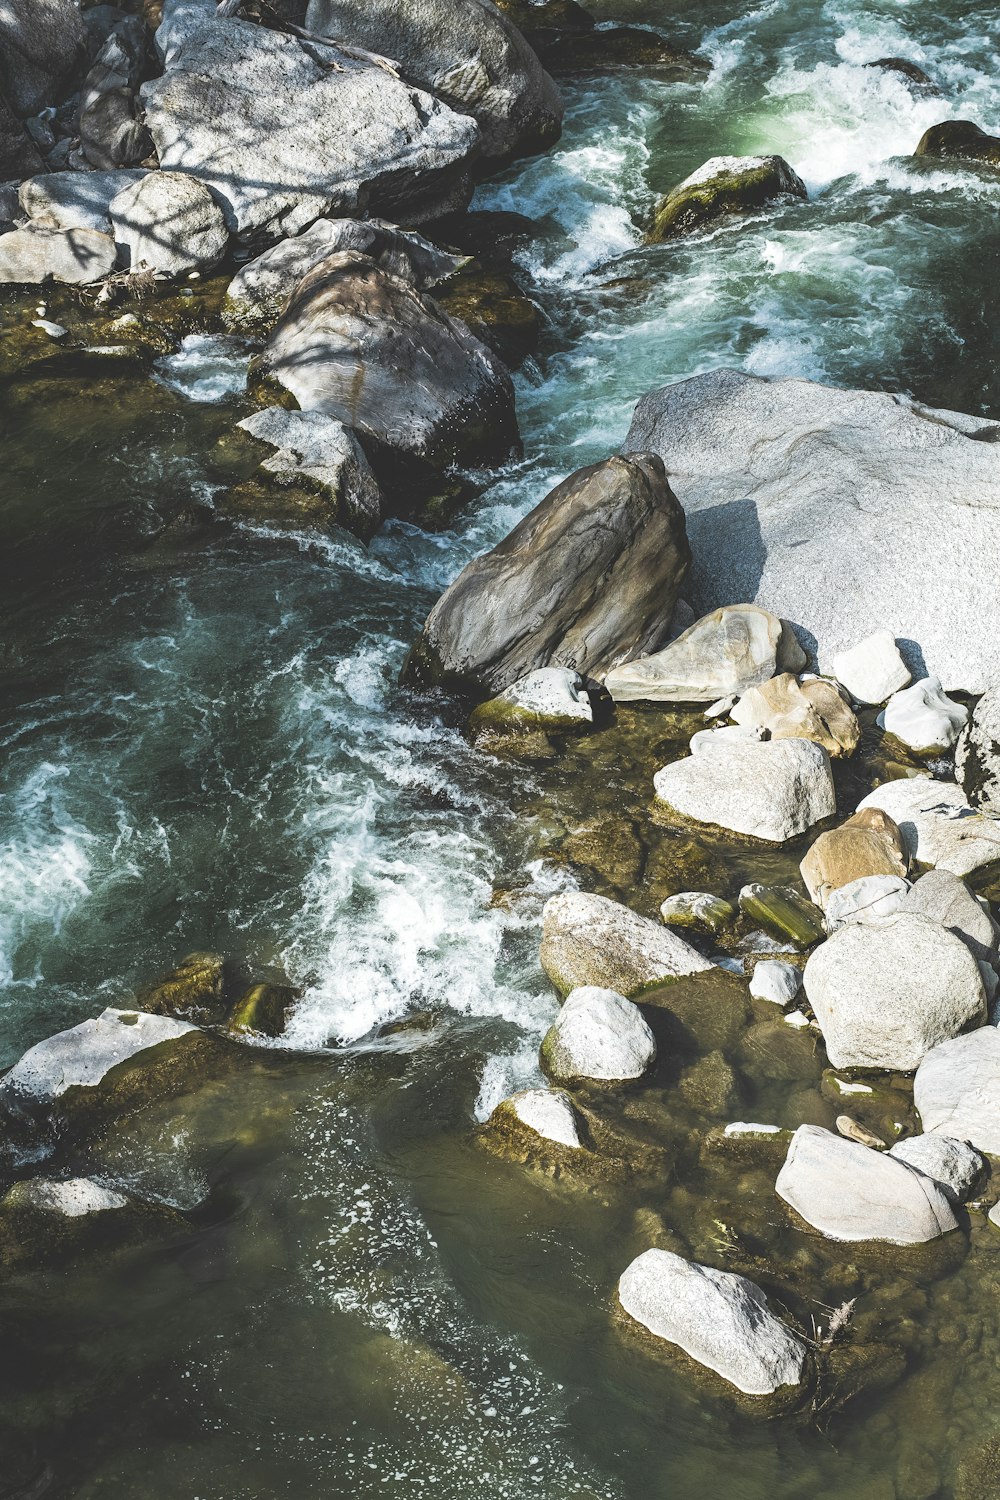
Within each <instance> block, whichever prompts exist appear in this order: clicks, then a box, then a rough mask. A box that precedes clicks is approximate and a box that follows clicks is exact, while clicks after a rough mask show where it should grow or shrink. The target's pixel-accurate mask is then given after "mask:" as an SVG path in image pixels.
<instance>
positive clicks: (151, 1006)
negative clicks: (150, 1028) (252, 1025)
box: [138, 953, 226, 1022]
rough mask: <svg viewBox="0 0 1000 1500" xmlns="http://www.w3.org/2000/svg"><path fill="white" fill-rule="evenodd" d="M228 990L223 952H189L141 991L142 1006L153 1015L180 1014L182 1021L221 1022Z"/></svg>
mask: <svg viewBox="0 0 1000 1500" xmlns="http://www.w3.org/2000/svg"><path fill="white" fill-rule="evenodd" d="M225 989H226V978H225V960H224V958H223V957H222V954H221V953H189V954H188V956H187V958H184V959H182V960H181V962H180V963H179V964H178V965H177V967H176V969H171V970H170V973H169V974H165V975H164V976H163V977H162V978H161V979H158V980H156V981H155V982H154V983H153V984H151V985H150V986H149V987H148V988H147V989H144V990H140V991H139V995H138V1001H139V1007H140V1009H141V1010H147V1011H149V1012H151V1014H152V1015H154V1016H177V1017H179V1018H180V1019H181V1020H183V1021H194V1022H199V1021H202V1022H206V1021H207V1022H213V1021H221V1019H222V1016H223V1012H224V1007H225Z"/></svg>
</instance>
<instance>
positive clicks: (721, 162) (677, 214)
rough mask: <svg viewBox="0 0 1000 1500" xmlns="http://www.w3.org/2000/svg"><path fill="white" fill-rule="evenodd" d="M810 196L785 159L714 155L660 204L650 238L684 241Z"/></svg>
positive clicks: (779, 157) (654, 239)
mask: <svg viewBox="0 0 1000 1500" xmlns="http://www.w3.org/2000/svg"><path fill="white" fill-rule="evenodd" d="M807 196H808V195H807V193H806V186H805V183H804V182H803V181H802V179H801V177H799V175H798V174H797V173H796V172H794V171H793V170H792V168H791V167H790V166H789V165H788V163H787V161H785V159H784V157H782V156H713V157H712V158H711V160H710V161H707V162H705V164H704V166H701V167H699V168H698V170H697V171H696V172H692V173H691V176H690V177H685V179H684V181H683V182H679V183H678V184H677V186H676V187H675V188H671V190H670V192H669V193H667V195H666V197H665V198H661V199H660V202H659V203H658V204H657V206H656V212H655V214H654V217H653V227H652V229H651V230H650V232H649V238H650V239H651V240H653V241H659V240H673V239H678V238H679V237H680V236H681V235H685V234H693V233H694V232H695V231H696V230H698V229H703V228H704V227H705V226H706V225H708V224H712V223H714V222H715V221H716V220H718V219H723V218H731V217H734V216H744V215H746V214H752V213H757V212H758V211H759V210H760V209H762V208H763V207H764V205H765V204H767V203H773V202H774V200H775V199H778V198H805V197H807Z"/></svg>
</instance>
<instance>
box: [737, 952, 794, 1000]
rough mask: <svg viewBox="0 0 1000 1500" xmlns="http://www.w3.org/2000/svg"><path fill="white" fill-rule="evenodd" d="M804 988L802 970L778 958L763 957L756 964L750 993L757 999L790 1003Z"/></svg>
mask: <svg viewBox="0 0 1000 1500" xmlns="http://www.w3.org/2000/svg"><path fill="white" fill-rule="evenodd" d="M801 988H802V970H801V969H797V968H796V967H795V965H794V964H786V963H783V962H782V961H781V960H780V959H776V958H762V959H761V960H760V961H759V962H758V963H757V964H755V966H754V971H753V978H752V979H751V981H750V993H751V995H752V996H753V997H754V999H755V1000H770V1001H771V1002H772V1003H773V1004H774V1005H780V1006H782V1007H784V1006H786V1005H789V1004H790V1003H791V1002H792V1001H793V1000H794V999H795V997H796V995H797V994H798V993H799V990H800V989H801Z"/></svg>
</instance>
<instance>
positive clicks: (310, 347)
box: [259, 251, 519, 482]
mask: <svg viewBox="0 0 1000 1500" xmlns="http://www.w3.org/2000/svg"><path fill="white" fill-rule="evenodd" d="M259 368H260V369H261V370H262V371H263V372H265V373H266V374H268V375H270V376H271V377H272V378H273V379H274V380H277V381H278V382H279V383H280V384H281V385H283V386H285V388H286V389H287V390H289V391H291V393H292V395H293V396H294V397H295V399H296V401H297V402H298V404H299V406H300V407H301V408H302V409H303V410H304V411H320V412H326V413H327V415H328V416H332V417H336V418H337V420H338V421H340V422H343V423H344V425H345V426H346V427H350V428H351V429H352V430H353V431H355V432H356V433H357V434H358V436H359V437H360V438H361V439H362V441H363V442H365V443H366V445H367V446H368V448H369V450H370V455H371V458H372V461H373V463H375V465H376V469H377V468H378V465H379V461H381V463H382V464H384V465H386V466H395V465H398V463H399V461H400V460H401V459H404V460H406V461H407V470H406V473H407V476H408V477H409V479H410V480H411V482H412V469H413V462H412V461H414V460H416V461H418V462H419V463H421V464H426V465H430V466H431V467H433V468H434V469H443V468H446V467H447V466H449V465H450V464H454V463H465V464H469V463H487V464H489V463H500V462H503V461H504V460H505V459H507V458H509V457H510V455H511V453H512V452H513V451H515V450H517V449H518V447H519V440H518V436H517V418H516V415H515V411H514V389H513V386H512V385H511V382H510V376H509V375H508V373H507V371H506V369H505V368H504V367H503V365H502V364H501V362H500V360H499V359H498V358H497V357H496V355H495V354H494V353H493V352H492V350H490V349H487V347H486V346H485V344H481V343H480V342H479V340H478V339H476V338H474V337H473V335H472V334H471V333H470V332H469V330H468V329H467V328H466V326H465V324H464V323H460V322H458V320H457V319H455V318H451V317H449V316H448V314H447V313H446V312H444V311H442V309H441V308H440V307H438V305H437V303H435V302H433V301H432V300H431V299H430V298H429V297H427V296H426V295H425V294H424V293H422V292H420V291H418V290H417V288H416V287H415V286H414V285H413V282H412V281H410V280H404V279H403V278H402V277H399V276H393V275H391V274H390V273H389V272H388V271H383V270H381V269H380V268H379V267H378V266H377V265H376V264H375V262H374V261H373V260H370V259H369V258H368V256H366V255H360V254H358V253H357V252H356V251H345V252H341V253H338V254H336V255H331V256H328V257H327V259H326V260H323V261H320V263H319V265H317V266H314V267H313V269H312V270H311V271H310V272H309V274H308V275H307V276H306V277H304V278H303V280H302V281H300V282H299V284H298V286H297V287H296V289H295V292H294V293H293V295H292V297H291V298H290V300H289V302H288V305H287V307H286V308H285V311H284V313H283V314H282V316H281V318H280V319H279V320H278V322H277V324H276V325H275V327H274V329H273V331H272V333H271V336H270V338H269V339H268V342H267V345H266V347H265V349H264V352H263V354H262V355H261V358H260V365H259Z"/></svg>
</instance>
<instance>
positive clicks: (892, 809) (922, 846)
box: [858, 776, 1000, 876]
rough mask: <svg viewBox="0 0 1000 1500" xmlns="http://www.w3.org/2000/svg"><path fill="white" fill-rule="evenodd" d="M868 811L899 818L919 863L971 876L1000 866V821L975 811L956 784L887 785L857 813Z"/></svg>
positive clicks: (916, 779)
mask: <svg viewBox="0 0 1000 1500" xmlns="http://www.w3.org/2000/svg"><path fill="white" fill-rule="evenodd" d="M866 807H877V808H880V809H881V811H882V812H887V813H888V814H889V816H890V817H891V818H893V819H894V821H895V822H896V823H897V824H898V826H899V831H900V833H901V834H902V836H903V846H904V849H905V851H906V856H907V858H908V859H909V860H916V862H917V863H918V864H921V865H933V866H935V867H936V868H937V869H939V870H950V871H951V872H952V874H953V875H962V876H968V875H974V874H976V873H977V872H979V871H983V872H984V873H985V872H986V871H988V870H989V868H990V867H991V866H992V865H995V864H997V863H998V862H1000V816H992V815H991V814H990V813H989V812H988V811H987V810H982V811H977V810H976V809H975V808H974V807H971V806H970V805H969V803H968V801H967V799H966V796H965V793H964V792H963V791H962V788H961V787H960V786H956V785H955V783H954V782H950V781H932V780H930V778H929V777H926V776H912V777H904V778H902V779H901V780H899V781H887V782H885V783H884V784H883V785H882V786H879V787H876V788H875V790H874V791H873V792H869V794H868V796H867V797H865V798H863V799H862V801H861V803H860V804H859V808H858V810H859V811H861V809H862V808H866Z"/></svg>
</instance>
